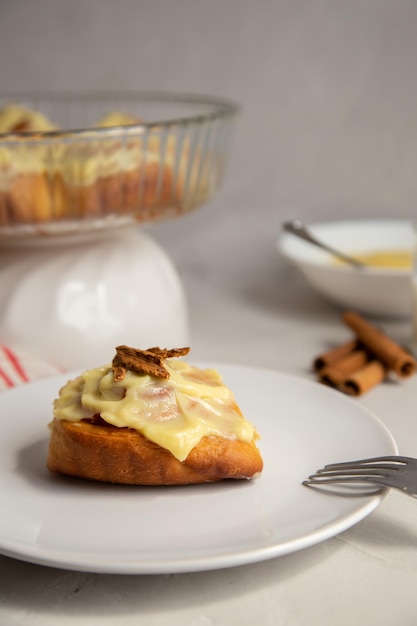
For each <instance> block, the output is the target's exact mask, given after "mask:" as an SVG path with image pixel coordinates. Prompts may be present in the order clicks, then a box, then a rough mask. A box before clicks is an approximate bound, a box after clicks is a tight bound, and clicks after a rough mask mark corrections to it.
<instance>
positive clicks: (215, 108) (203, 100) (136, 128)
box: [0, 90, 240, 145]
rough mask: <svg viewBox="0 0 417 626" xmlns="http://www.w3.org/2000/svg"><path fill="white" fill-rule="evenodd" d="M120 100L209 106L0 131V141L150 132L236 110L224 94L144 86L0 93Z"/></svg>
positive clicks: (9, 98)
mask: <svg viewBox="0 0 417 626" xmlns="http://www.w3.org/2000/svg"><path fill="white" fill-rule="evenodd" d="M121 99H122V100H124V101H126V102H129V100H130V101H132V102H135V103H137V102H140V101H144V102H160V103H166V104H169V103H170V102H171V103H172V104H185V105H186V104H189V105H193V104H195V105H201V106H203V105H206V106H209V107H210V111H207V112H205V113H196V114H191V115H184V116H180V117H172V118H169V117H165V119H160V120H156V121H153V122H146V121H143V122H142V121H141V123H140V124H129V125H125V126H120V125H119V126H118V125H116V126H109V127H102V128H95V127H90V128H75V129H71V130H62V129H58V130H48V131H20V132H17V133H16V132H7V133H0V145H1V144H8V145H10V144H13V143H15V142H19V141H20V140H22V139H28V140H31V139H32V140H37V141H39V140H48V139H51V140H56V139H62V138H65V137H68V138H70V137H72V136H74V137H80V138H82V137H91V136H92V134H93V135H94V136H97V137H103V138H104V137H111V136H113V135H114V134H115V133H128V134H135V133H137V132H150V131H152V130H157V129H160V128H162V127H174V126H187V125H190V124H202V123H205V122H213V121H215V120H216V119H225V118H232V117H234V116H236V115H237V114H238V113H239V112H240V107H239V105H238V104H237V103H236V102H234V101H233V100H230V99H228V98H223V97H220V96H209V95H205V94H197V93H189V92H180V91H145V90H128V91H124V90H120V91H111V90H99V91H78V92H77V91H71V92H70V91H45V92H41V91H27V92H13V91H11V92H6V93H0V101H2V102H4V103H7V102H21V101H22V100H23V101H24V100H40V101H41V100H44V101H45V100H49V101H50V102H51V103H52V102H62V103H65V102H67V103H70V102H78V103H82V102H84V103H94V102H97V103H98V102H101V103H103V102H106V101H109V102H111V101H113V102H114V101H115V100H121Z"/></svg>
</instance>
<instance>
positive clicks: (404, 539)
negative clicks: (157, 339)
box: [0, 194, 417, 626]
mask: <svg viewBox="0 0 417 626" xmlns="http://www.w3.org/2000/svg"><path fill="white" fill-rule="evenodd" d="M226 195H227V194H226ZM224 201H225V198H224V197H223V202H224ZM219 205H221V202H220V201H219ZM217 210H218V209H217V208H216V206H215V207H214V208H213V214H212V213H211V212H210V209H209V208H205V209H201V210H200V212H196V213H195V215H193V216H189V217H186V218H182V220H183V222H181V221H180V220H178V221H174V222H172V223H169V224H166V225H161V226H158V227H155V228H153V229H151V230H152V233H153V236H154V237H155V238H156V239H158V240H159V241H160V242H161V243H162V244H163V245H164V246H165V247H166V249H167V250H168V252H169V253H170V255H171V257H172V258H173V260H174V262H175V264H176V266H177V268H178V270H179V273H180V275H181V277H182V280H183V282H184V285H185V288H186V292H187V295H188V300H189V307H190V317H191V332H192V337H191V345H192V346H193V356H194V358H196V359H199V360H215V361H222V362H231V363H239V364H248V365H254V366H262V367H268V368H273V369H277V370H280V371H283V372H289V373H291V374H295V375H297V376H299V377H302V378H306V379H311V378H312V374H311V371H310V365H311V361H312V358H313V357H314V356H316V355H318V354H319V353H321V352H323V351H324V350H325V349H326V348H327V347H328V346H329V345H330V344H335V343H338V342H342V341H343V340H344V339H345V338H347V337H349V336H350V331H349V330H348V329H347V328H346V327H344V326H343V324H342V323H341V321H340V313H341V312H340V311H339V310H338V309H337V308H335V307H333V306H332V305H331V304H329V303H327V302H325V301H324V300H322V299H321V298H320V297H319V296H317V295H316V294H315V293H313V292H312V291H311V290H310V289H309V288H308V287H307V286H306V284H305V282H304V280H303V278H302V277H301V276H300V275H299V274H298V272H297V271H296V270H295V269H293V268H291V267H289V266H288V264H287V263H286V262H285V261H284V260H283V259H281V258H279V257H278V255H277V254H276V251H275V247H274V246H275V237H276V235H277V231H278V224H279V219H278V218H276V216H273V217H272V218H271V219H270V220H269V222H268V223H266V224H265V225H264V226H263V227H262V228H256V225H255V224H256V220H253V223H252V225H251V224H246V228H235V227H234V226H233V225H234V224H235V223H236V222H235V221H234V220H235V219H237V220H238V212H237V211H236V210H235V211H233V210H232V211H231V212H230V214H229V216H227V213H225V214H224V218H223V221H222V220H220V221H219V222H218V228H217V229H216V228H212V227H211V225H212V223H213V221H212V220H213V215H215V214H216V211H217ZM217 217H219V216H217ZM193 232H194V233H196V232H198V237H195V236H194V237H190V234H191V233H193ZM380 323H382V324H383V326H384V327H385V329H386V331H387V332H389V333H390V334H391V335H392V336H393V337H395V338H396V339H398V340H399V341H402V342H404V341H407V339H408V337H409V333H410V323H409V320H382V321H380ZM416 397H417V377H414V378H412V379H409V380H406V381H404V382H400V383H385V384H382V385H380V386H379V387H377V388H375V389H374V390H372V391H370V392H369V393H368V394H367V395H365V396H363V398H360V399H358V400H357V402H360V403H362V404H363V405H364V406H366V407H367V408H369V409H371V410H372V411H373V412H374V413H375V414H376V415H377V416H379V418H380V419H381V420H382V421H383V422H384V423H385V424H386V425H387V427H388V428H389V429H390V430H391V432H392V433H393V435H394V437H395V439H396V441H397V443H398V446H399V449H400V452H401V453H404V454H409V455H417V418H416V410H415V408H416V402H415V398H416ZM277 411H279V406H277ZM312 469H314V468H312ZM277 497H278V498H279V493H277ZM416 519H417V503H416V502H415V501H414V500H413V499H412V498H409V497H407V496H404V495H401V494H398V493H394V492H391V493H389V494H388V496H387V497H386V498H385V500H383V502H382V503H381V504H380V506H379V507H378V508H377V509H376V510H375V511H374V512H373V513H372V514H371V515H370V516H369V517H367V518H366V519H365V520H363V521H361V522H360V523H358V524H357V525H356V526H354V527H353V528H351V529H349V530H347V531H345V532H343V533H342V534H340V535H339V536H336V537H334V538H332V539H330V540H328V541H325V542H324V543H320V544H318V545H315V546H313V547H310V548H307V549H305V550H302V551H300V552H297V553H293V554H291V555H288V556H285V557H281V558H276V559H273V560H270V561H266V562H261V563H258V564H255V565H248V566H242V567H236V568H229V569H224V570H219V571H210V572H202V573H190V574H179V575H154V576H117V575H103V574H95V573H78V572H74V571H65V570H59V569H52V568H48V567H43V566H38V565H33V564H28V563H24V562H20V561H17V560H13V559H11V558H6V557H0V624H1V625H3V624H4V625H7V626H14V625H17V624H19V625H23V624H25V625H26V624H28V625H29V624H30V625H31V626H49V625H52V624H53V625H55V624H57V623H59V624H60V625H61V626H66V625H72V624H77V626H84V625H85V626H86V625H90V624H97V623H100V624H116V623H117V624H118V626H125V625H126V626H127V625H130V624H146V625H147V626H165V625H169V626H173V625H181V626H221V625H227V626H233V625H236V626H237V625H239V626H245V625H252V624H260V625H263V626H266V625H268V624H271V625H279V624H283V625H284V624H285V625H286V626H298V625H304V624H305V625H307V624H308V625H309V626H315V625H317V626H323V624H337V625H338V626H344V625H346V626H347V625H349V626H351V625H352V624H360V625H361V626H362V625H364V624H369V625H375V624H379V625H381V626H382V625H385V624H386V625H387V626H388V625H389V626H392V624H393V623H394V620H395V623H397V624H401V625H402V626H404V625H407V624H415V615H416V613H417V594H416V592H415V581H416V571H417V533H416V528H417V524H416Z"/></svg>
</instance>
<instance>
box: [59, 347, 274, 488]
mask: <svg viewBox="0 0 417 626" xmlns="http://www.w3.org/2000/svg"><path fill="white" fill-rule="evenodd" d="M185 351H187V352H188V349H182V350H179V351H177V350H173V351H169V350H168V351H165V350H160V349H159V348H151V349H149V350H145V351H137V350H133V349H131V348H127V347H126V346H119V347H118V348H117V355H116V357H115V359H114V360H113V366H112V367H110V366H106V367H102V368H97V369H93V370H88V371H87V372H84V374H82V375H81V376H79V377H78V378H77V379H75V380H73V381H69V382H68V383H67V384H66V385H65V386H64V387H63V388H62V389H61V391H60V395H59V398H58V399H57V400H56V401H55V403H54V419H53V421H52V423H51V424H50V428H51V438H50V444H49V451H48V460H47V466H48V469H49V470H50V471H52V472H58V473H62V474H67V475H70V476H77V477H79V478H85V479H89V480H97V481H103V482H111V483H121V484H131V485H185V484H196V483H206V482H215V481H220V480H224V479H229V478H232V479H244V478H246V479H249V478H254V477H256V476H258V475H259V474H260V473H261V471H262V468H263V461H262V457H261V454H260V452H259V449H258V448H257V446H256V440H257V439H258V434H257V432H256V430H255V429H254V427H253V426H252V425H251V424H249V422H247V420H246V419H245V418H244V417H243V415H242V413H241V411H240V409H239V407H238V405H237V404H236V401H235V399H234V397H233V394H232V392H231V391H230V389H228V388H227V387H226V386H225V385H224V384H223V383H222V381H221V378H220V375H219V374H218V372H216V371H215V370H200V369H198V368H196V367H192V366H191V365H188V363H186V362H185V361H183V360H178V359H175V358H174V356H177V355H179V354H184V353H185ZM126 354H127V355H128V359H127V360H126V359H125V356H126ZM132 355H133V356H132ZM138 355H139V356H138ZM129 359H130V361H129ZM135 359H136V361H135ZM142 359H144V360H142ZM147 359H149V362H146V360H147ZM148 366H149V367H148ZM128 368H130V369H128ZM133 368H136V371H135V369H133ZM143 370H145V371H143Z"/></svg>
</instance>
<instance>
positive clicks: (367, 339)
mask: <svg viewBox="0 0 417 626" xmlns="http://www.w3.org/2000/svg"><path fill="white" fill-rule="evenodd" d="M343 321H344V322H345V324H347V325H348V326H349V327H350V328H351V329H352V330H353V331H354V332H355V333H356V335H357V337H358V338H359V340H360V341H361V343H363V344H364V345H365V346H366V347H367V348H368V349H369V350H370V351H371V352H372V353H373V354H374V355H375V356H376V357H378V359H380V360H381V361H382V363H383V364H384V365H385V367H386V368H387V369H389V370H393V371H394V372H395V373H396V374H397V375H398V376H401V377H402V378H405V377H407V376H411V375H412V374H414V373H415V372H416V371H417V361H416V359H414V357H413V356H412V355H411V354H409V353H408V352H407V351H406V350H404V348H402V347H401V346H400V345H399V344H398V343H396V342H395V341H393V340H392V339H390V337H388V336H387V335H386V334H385V333H383V332H382V331H380V330H379V329H378V328H376V327H375V326H373V325H372V324H370V323H369V322H367V321H366V320H365V319H364V318H363V317H362V316H360V315H359V314H358V313H355V312H354V311H347V312H346V313H344V315H343Z"/></svg>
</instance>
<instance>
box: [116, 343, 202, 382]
mask: <svg viewBox="0 0 417 626" xmlns="http://www.w3.org/2000/svg"><path fill="white" fill-rule="evenodd" d="M189 351H190V348H173V349H171V350H169V349H166V348H157V347H155V348H148V350H138V349H136V348H130V347H129V346H117V347H116V356H115V357H114V359H113V361H112V369H113V378H114V380H115V382H120V381H121V380H123V379H124V377H125V376H126V371H127V370H131V371H133V372H137V373H138V374H149V375H151V376H155V377H156V378H169V372H168V370H166V369H165V367H164V365H163V361H164V359H169V358H172V357H180V356H185V355H186V354H188V353H189Z"/></svg>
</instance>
